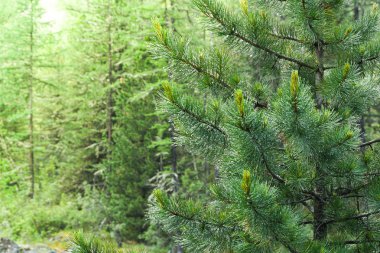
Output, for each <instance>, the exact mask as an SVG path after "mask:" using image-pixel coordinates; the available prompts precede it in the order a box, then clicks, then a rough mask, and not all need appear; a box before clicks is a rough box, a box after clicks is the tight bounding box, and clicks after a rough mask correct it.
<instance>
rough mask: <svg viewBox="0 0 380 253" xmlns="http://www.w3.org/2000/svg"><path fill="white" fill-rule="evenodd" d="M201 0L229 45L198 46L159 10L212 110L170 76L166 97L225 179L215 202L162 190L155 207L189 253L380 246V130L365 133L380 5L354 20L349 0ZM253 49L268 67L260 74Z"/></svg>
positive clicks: (193, 143)
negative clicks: (231, 3) (254, 68)
mask: <svg viewBox="0 0 380 253" xmlns="http://www.w3.org/2000/svg"><path fill="white" fill-rule="evenodd" d="M193 2H194V5H195V6H196V8H197V9H198V10H199V11H200V12H201V13H202V14H203V16H204V17H205V18H206V20H207V26H208V28H209V29H210V30H212V31H213V32H214V33H215V34H217V35H218V36H219V37H220V38H221V39H222V40H223V43H220V44H218V45H214V47H208V48H202V49H198V48H197V46H196V45H194V44H192V42H191V40H190V38H186V36H185V35H184V34H181V35H180V34H178V33H176V32H170V31H168V30H166V29H164V28H163V27H162V26H161V24H160V22H159V21H158V20H154V22H153V23H154V28H155V32H156V43H155V46H154V51H155V53H156V54H157V55H159V56H161V57H163V58H166V59H168V60H170V63H171V64H170V66H169V67H170V69H171V71H173V74H174V77H175V78H176V79H177V80H179V81H181V82H185V83H189V84H191V85H195V86H196V87H198V88H199V89H202V90H203V91H204V92H205V93H206V92H210V93H211V94H212V96H208V97H207V99H208V101H209V102H208V103H207V108H206V110H204V103H203V101H202V100H201V99H199V98H198V97H197V96H191V94H186V93H183V92H181V91H180V90H179V89H178V88H177V87H176V86H175V85H171V84H164V85H163V91H162V97H163V99H162V105H161V106H162V109H163V110H164V111H166V112H168V113H169V114H171V116H172V117H173V119H174V122H175V127H176V130H177V136H176V142H177V144H178V145H184V146H186V147H187V148H188V149H189V150H190V151H191V152H192V153H195V154H199V155H203V156H205V157H206V158H207V159H208V160H209V161H212V162H213V163H214V164H216V165H217V166H218V168H219V170H220V171H219V173H220V178H219V179H218V183H217V184H216V185H215V186H213V187H212V188H211V192H212V194H213V198H214V201H212V202H208V203H201V202H200V201H196V200H183V199H180V198H178V197H168V196H167V195H166V194H165V193H164V192H162V191H160V190H156V191H155V192H154V195H155V201H153V203H152V206H151V208H150V217H151V219H153V220H156V221H157V222H160V223H161V224H162V226H163V228H164V229H165V230H166V231H168V232H170V233H172V234H174V235H178V241H179V243H180V244H181V245H182V246H183V247H184V248H185V249H186V250H188V252H293V253H294V252H377V251H379V249H380V231H379V221H380V219H379V214H380V205H379V203H380V197H379V196H380V178H379V172H380V168H379V167H378V159H379V154H378V151H377V150H376V143H377V142H378V141H377V140H375V141H370V142H366V143H361V141H360V127H359V125H358V122H359V120H360V118H361V117H362V115H363V114H364V113H365V112H366V111H367V110H368V108H369V107H370V106H371V105H373V104H374V103H376V102H377V101H378V98H379V86H378V79H377V78H376V75H375V73H376V72H374V70H375V69H376V67H377V65H378V61H379V59H380V47H379V41H377V39H376V37H377V36H376V35H377V31H378V16H379V15H378V7H377V5H374V6H373V8H372V11H371V12H369V13H367V14H366V15H364V16H362V17H360V18H359V19H358V20H356V21H352V20H353V19H352V18H351V17H350V18H346V17H345V16H344V13H343V10H344V9H345V8H343V7H344V5H345V2H344V1H341V0H301V1H295V0H287V1H277V0H272V1H271V0H256V1H252V2H248V0H242V1H241V4H240V7H241V10H240V11H237V10H236V9H235V8H233V7H227V6H226V5H225V4H223V3H222V2H221V1H218V0H193ZM247 57H248V58H250V59H251V61H255V62H260V63H261V65H260V66H262V68H266V71H262V73H264V74H262V75H269V76H261V77H259V80H252V78H250V75H249V74H248V73H247V68H245V67H244V66H243V67H241V66H240V65H241V63H245V62H246V61H245V59H247ZM268 62H271V63H273V62H274V63H275V64H276V65H277V66H276V75H277V68H279V69H280V75H279V77H278V78H279V80H278V83H280V87H278V88H276V87H274V85H268V84H266V83H265V81H264V80H270V76H271V74H273V75H272V76H275V74H274V73H273V71H272V73H271V71H270V69H271V67H273V65H272V66H271V64H267V63H268ZM239 63H240V64H239ZM268 78H269V79H268ZM369 147H372V148H371V149H370V148H369Z"/></svg>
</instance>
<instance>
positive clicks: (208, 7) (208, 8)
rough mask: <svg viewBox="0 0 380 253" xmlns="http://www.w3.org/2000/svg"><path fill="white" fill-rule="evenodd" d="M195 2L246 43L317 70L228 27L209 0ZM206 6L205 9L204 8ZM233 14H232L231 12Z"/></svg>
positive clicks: (230, 32)
mask: <svg viewBox="0 0 380 253" xmlns="http://www.w3.org/2000/svg"><path fill="white" fill-rule="evenodd" d="M195 3H196V4H197V5H198V9H199V10H200V11H201V12H202V13H203V14H204V15H205V16H206V17H208V18H209V19H211V20H215V21H216V22H217V23H219V25H221V26H222V27H224V28H225V29H229V35H232V36H235V37H236V38H238V39H240V40H242V41H244V42H245V43H247V44H249V45H251V46H253V47H255V48H258V49H260V50H263V51H264V52H266V53H269V54H271V55H273V56H275V57H277V58H278V59H282V60H286V61H289V62H292V63H296V64H297V65H299V66H301V67H305V68H309V69H312V70H315V69H316V67H315V66H312V65H309V64H307V63H305V62H302V61H300V60H298V59H294V58H292V57H289V56H286V55H283V54H281V53H279V52H276V51H274V50H272V49H270V48H267V47H265V46H264V45H260V44H259V43H256V42H254V41H252V40H250V39H248V38H246V37H245V36H244V35H243V34H242V33H240V32H238V30H237V27H235V26H234V27H233V28H228V27H229V26H228V24H226V23H225V22H224V21H223V19H222V18H221V16H220V13H218V11H217V10H215V9H213V8H212V6H211V3H209V2H208V0H195ZM218 4H219V5H222V4H221V3H218ZM202 7H203V8H205V9H202ZM230 15H232V14H230Z"/></svg>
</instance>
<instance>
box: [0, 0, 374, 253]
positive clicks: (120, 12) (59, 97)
mask: <svg viewBox="0 0 380 253" xmlns="http://www.w3.org/2000/svg"><path fill="white" fill-rule="evenodd" d="M226 2H228V3H230V4H231V5H234V4H236V5H237V6H238V4H239V3H238V1H226ZM354 2H355V3H354V5H352V6H347V13H348V14H349V15H352V18H356V15H360V13H361V12H363V11H365V10H366V8H369V6H370V5H371V3H370V1H359V0H358V1H354ZM1 7H2V8H1V9H0V27H1V33H0V52H1V54H0V87H1V88H0V236H1V237H7V238H11V239H12V240H15V241H18V242H21V243H28V244H33V243H41V242H44V243H49V245H51V247H56V248H64V247H65V245H60V243H61V242H62V240H61V238H62V237H65V236H67V235H69V234H70V233H71V232H73V231H78V230H81V231H83V232H85V233H91V234H96V235H97V236H99V237H101V238H109V239H112V240H114V241H115V242H116V243H118V244H119V245H136V247H140V246H137V245H142V244H144V245H148V246H141V247H142V248H144V247H151V248H149V252H155V251H156V252H167V249H169V248H172V247H173V245H172V241H171V235H168V234H165V233H163V232H162V231H161V230H160V229H159V227H158V226H156V224H152V223H150V222H149V221H148V220H147V218H146V217H145V213H146V208H147V206H148V204H149V199H150V195H151V192H152V190H153V189H154V188H156V187H158V188H161V189H163V190H165V191H166V192H168V193H169V194H176V195H180V196H182V197H185V198H195V197H196V198H203V199H207V198H208V193H207V189H208V186H209V185H210V184H212V183H213V182H214V181H215V180H216V179H217V178H218V168H217V167H215V166H214V165H213V164H210V163H209V162H208V161H207V160H204V159H201V158H200V157H198V156H197V155H195V154H191V153H188V152H186V151H184V150H183V149H182V148H181V147H178V146H173V145H172V139H173V138H174V132H175V130H174V127H173V125H172V122H171V120H170V118H169V117H168V115H165V114H164V113H161V112H159V111H157V110H156V107H157V104H156V100H157V94H156V91H157V90H158V89H159V87H160V85H161V84H163V83H165V82H168V80H169V81H172V80H171V73H170V71H169V70H167V69H166V66H167V64H168V63H167V62H165V61H164V60H158V59H155V58H154V57H153V56H152V54H151V53H150V43H151V36H152V34H153V29H152V23H151V19H152V18H154V17H159V18H160V20H161V21H162V22H163V23H165V25H166V26H167V27H169V28H170V29H171V30H173V31H174V32H178V33H179V34H181V33H186V34H187V35H190V36H191V38H192V41H193V43H194V44H196V45H199V47H202V45H205V44H209V45H210V44H211V46H212V45H213V44H214V43H218V41H217V39H216V38H214V36H213V35H212V33H210V32H208V31H207V32H206V29H205V28H204V27H203V25H202V23H201V22H200V20H199V19H198V15H195V14H194V11H193V9H192V7H191V4H190V1H187V0H127V1H126V0H79V1H78V0H77V1H71V0H55V1H52V0H44V1H43V0H40V1H38V0H2V2H1ZM237 8H239V7H237ZM244 61H245V62H248V63H249V64H250V65H249V66H252V76H254V77H255V76H258V75H260V67H259V66H258V65H259V64H258V63H256V62H254V61H252V59H248V57H247V59H244ZM237 66H238V65H237ZM274 73H275V71H274ZM276 80H278V76H276V75H273V79H271V80H265V81H267V82H272V83H275V82H276ZM173 82H174V81H173ZM181 87H182V86H181ZM181 89H187V90H188V92H191V93H192V94H196V96H199V97H203V98H204V103H205V105H206V103H207V102H208V99H207V97H208V94H204V93H201V92H200V91H199V90H197V89H194V88H189V87H187V86H183V87H182V88H181ZM378 112H379V110H378V109H377V108H373V109H372V110H371V111H369V112H368V115H367V116H366V117H365V120H364V121H363V126H364V125H365V128H366V133H367V135H368V136H375V137H376V136H378V135H379V127H380V125H379V119H380V114H379V113H378ZM126 247H131V246H126ZM146 249H148V248H146Z"/></svg>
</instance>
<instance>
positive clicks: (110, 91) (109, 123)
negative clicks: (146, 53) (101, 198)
mask: <svg viewBox="0 0 380 253" xmlns="http://www.w3.org/2000/svg"><path fill="white" fill-rule="evenodd" d="M111 4H112V3H111V0H108V27H107V33H108V41H107V43H108V92H107V109H106V110H107V123H106V124H107V156H108V159H110V157H111V155H112V145H113V140H112V134H113V115H114V109H113V87H112V85H113V82H114V80H113V79H114V78H113V74H112V71H113V55H112V45H113V44H112V43H113V41H112V12H111V11H112V10H111Z"/></svg>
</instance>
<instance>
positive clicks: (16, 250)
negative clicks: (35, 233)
mask: <svg viewBox="0 0 380 253" xmlns="http://www.w3.org/2000/svg"><path fill="white" fill-rule="evenodd" d="M0 253H22V251H21V248H20V247H19V246H18V245H17V244H16V243H15V242H13V241H11V240H9V239H6V238H0Z"/></svg>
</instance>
